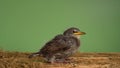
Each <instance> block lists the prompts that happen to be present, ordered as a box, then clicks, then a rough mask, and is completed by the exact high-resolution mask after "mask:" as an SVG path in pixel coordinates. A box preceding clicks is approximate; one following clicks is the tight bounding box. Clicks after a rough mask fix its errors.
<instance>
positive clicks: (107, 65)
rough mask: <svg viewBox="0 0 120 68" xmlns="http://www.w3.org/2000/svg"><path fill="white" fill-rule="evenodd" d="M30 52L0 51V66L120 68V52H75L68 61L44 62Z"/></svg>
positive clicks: (5, 67)
mask: <svg viewBox="0 0 120 68" xmlns="http://www.w3.org/2000/svg"><path fill="white" fill-rule="evenodd" d="M29 55H30V53H21V52H7V51H2V50H1V51H0V68H120V53H76V54H75V55H73V56H71V57H70V61H71V62H70V63H54V64H50V63H46V62H45V61H44V60H43V58H42V57H35V58H31V59H29V58H28V56H29Z"/></svg>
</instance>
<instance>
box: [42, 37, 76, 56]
mask: <svg viewBox="0 0 120 68" xmlns="http://www.w3.org/2000/svg"><path fill="white" fill-rule="evenodd" d="M74 44H76V42H75V39H73V38H72V37H68V36H64V35H58V36H56V37H55V38H54V39H52V40H51V41H49V42H48V43H46V45H45V46H44V47H43V48H42V49H41V50H40V51H41V53H44V54H45V53H46V54H47V53H59V52H64V51H65V50H68V49H70V48H71V46H72V45H74Z"/></svg>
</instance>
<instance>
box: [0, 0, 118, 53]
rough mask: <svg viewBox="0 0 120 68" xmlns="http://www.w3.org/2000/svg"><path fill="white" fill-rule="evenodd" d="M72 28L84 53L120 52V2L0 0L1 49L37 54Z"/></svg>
mask: <svg viewBox="0 0 120 68" xmlns="http://www.w3.org/2000/svg"><path fill="white" fill-rule="evenodd" d="M69 27H78V28H80V30H81V31H84V32H86V33H87V34H86V35H84V36H82V37H81V47H80V51H81V52H120V0H0V49H3V50H8V51H20V52H36V51H38V50H39V49H40V48H41V47H42V46H43V45H44V44H45V43H46V42H47V41H49V40H50V39H52V38H53V37H54V36H55V35H57V34H60V33H62V32H63V31H64V30H66V29H67V28H69Z"/></svg>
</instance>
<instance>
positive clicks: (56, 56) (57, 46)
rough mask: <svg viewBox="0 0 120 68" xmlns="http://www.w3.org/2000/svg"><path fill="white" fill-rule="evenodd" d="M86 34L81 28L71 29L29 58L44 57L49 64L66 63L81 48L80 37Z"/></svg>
mask: <svg viewBox="0 0 120 68" xmlns="http://www.w3.org/2000/svg"><path fill="white" fill-rule="evenodd" d="M84 34H86V33H85V32H82V31H80V30H79V28H76V27H71V28H68V29H67V30H65V31H64V32H63V34H59V35H57V36H55V37H54V38H53V39H52V40H50V41H48V42H47V43H46V44H45V45H44V46H43V47H42V48H41V49H40V50H39V51H38V52H36V53H32V54H31V55H30V56H29V58H32V57H35V56H38V55H40V56H42V57H43V58H44V59H45V60H46V61H47V62H49V63H55V62H65V61H66V59H68V58H69V57H70V56H71V55H73V54H74V53H76V52H77V51H78V49H79V47H80V36H81V35H84Z"/></svg>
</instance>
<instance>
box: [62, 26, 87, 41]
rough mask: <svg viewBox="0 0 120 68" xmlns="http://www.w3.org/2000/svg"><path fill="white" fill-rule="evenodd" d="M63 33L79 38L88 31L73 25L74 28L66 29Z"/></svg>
mask: <svg viewBox="0 0 120 68" xmlns="http://www.w3.org/2000/svg"><path fill="white" fill-rule="evenodd" d="M63 34H64V35H67V36H73V37H76V38H77V39H79V38H80V36H81V35H84V34H86V33H85V32H81V31H80V30H79V29H78V28H75V27H72V28H69V29H67V30H65V31H64V33H63Z"/></svg>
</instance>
